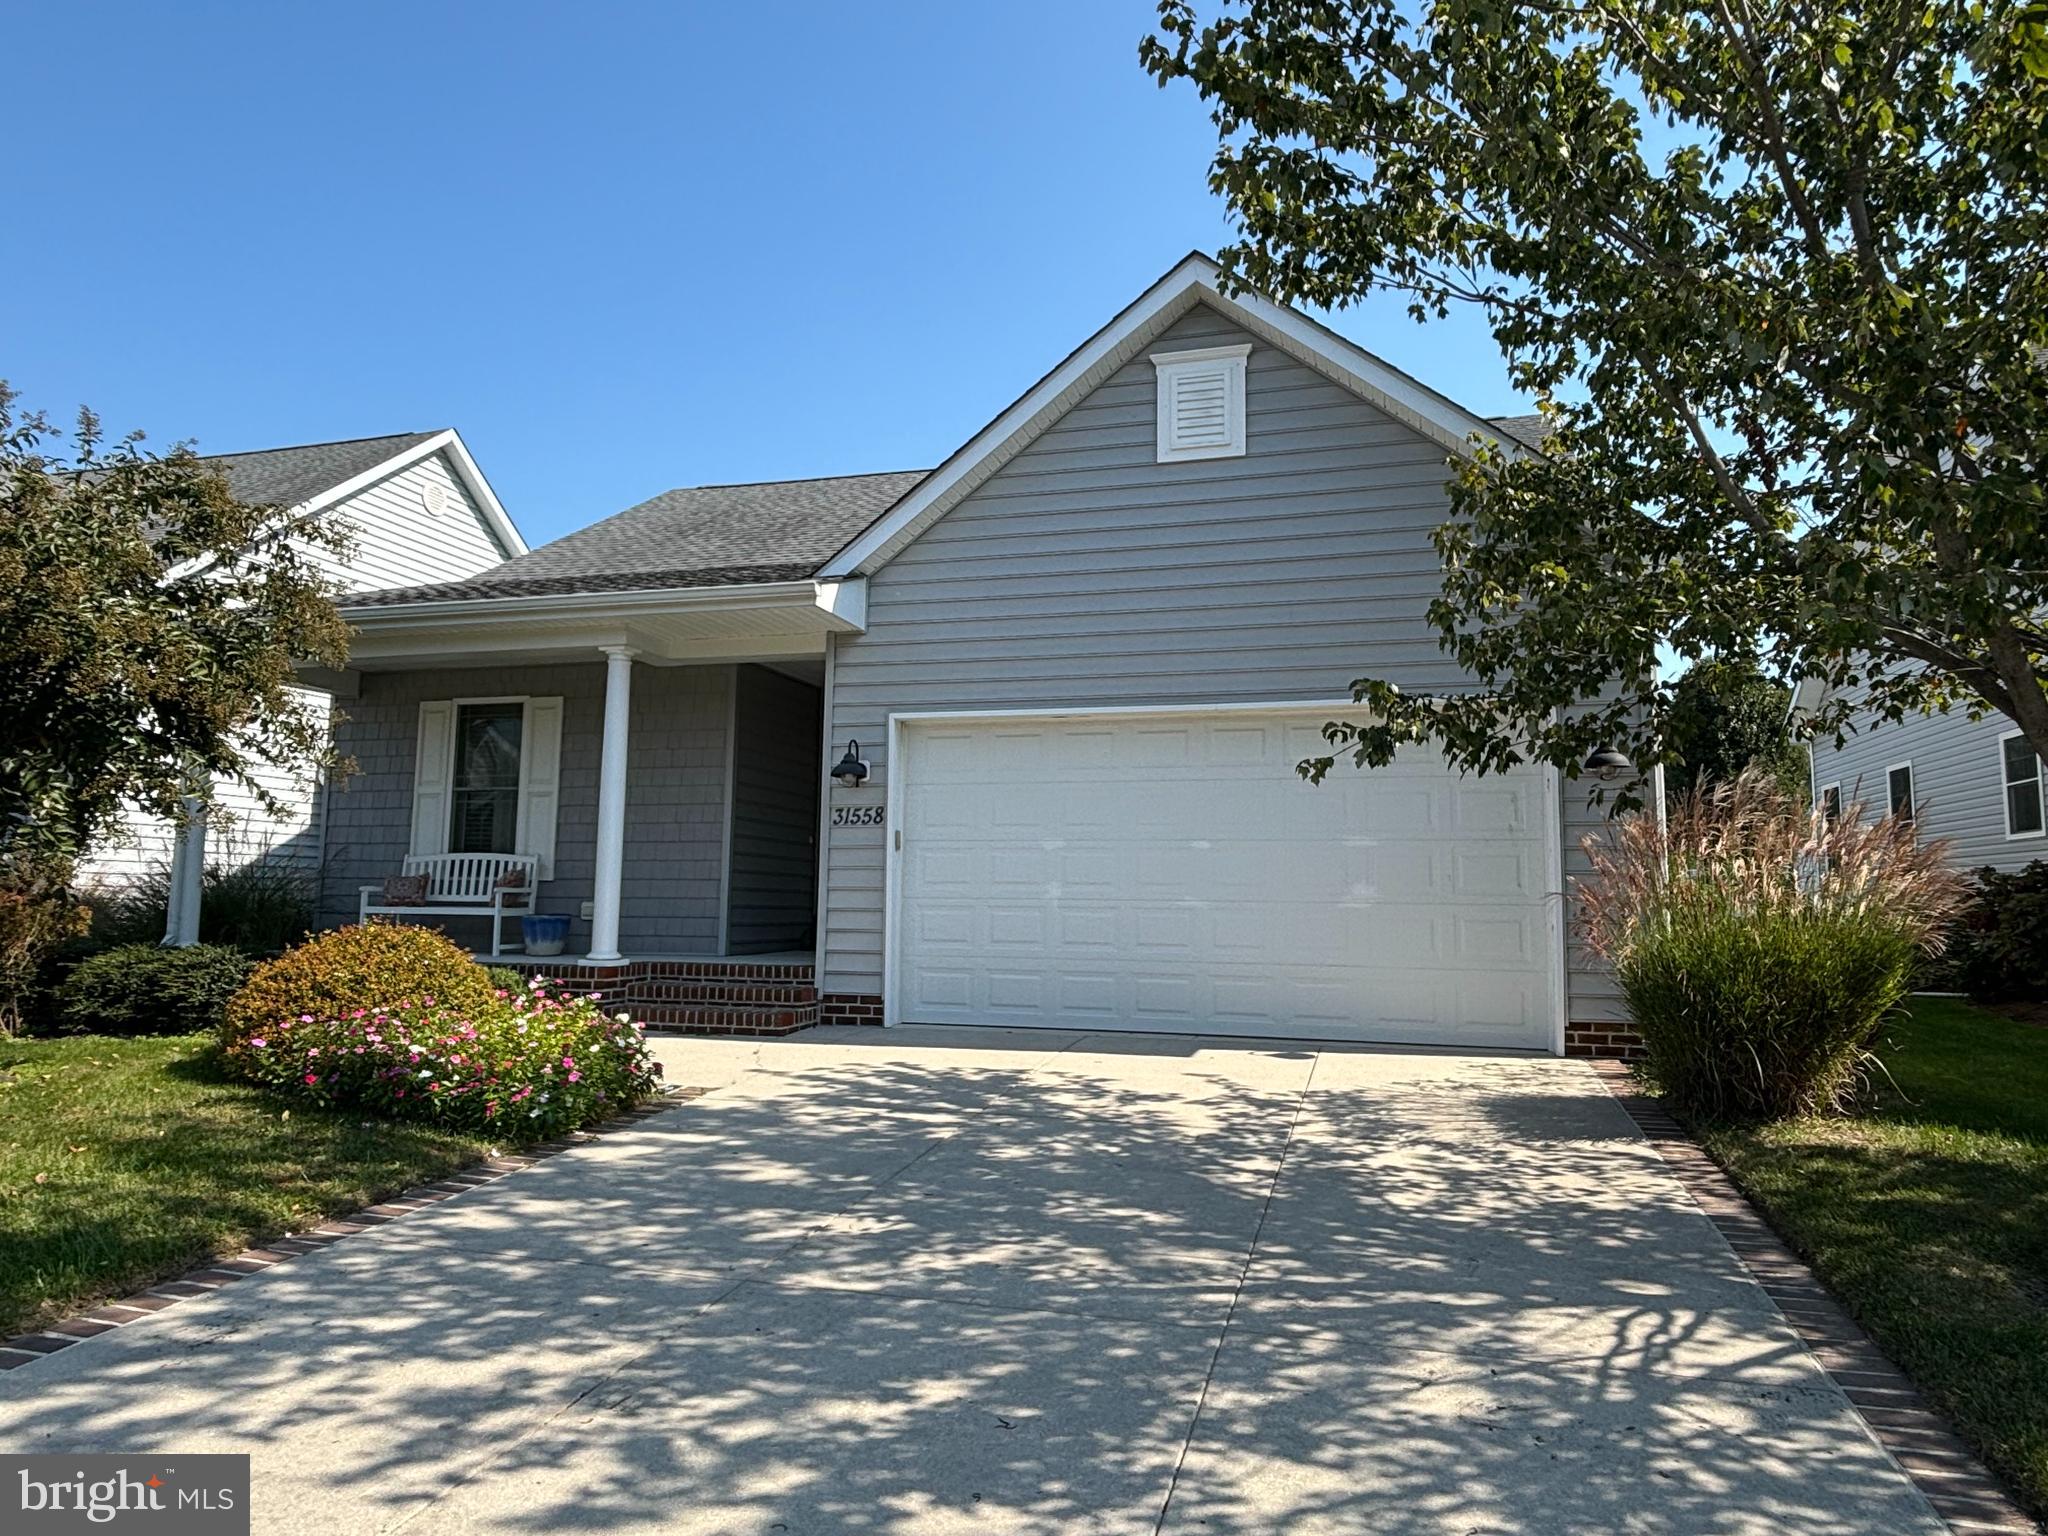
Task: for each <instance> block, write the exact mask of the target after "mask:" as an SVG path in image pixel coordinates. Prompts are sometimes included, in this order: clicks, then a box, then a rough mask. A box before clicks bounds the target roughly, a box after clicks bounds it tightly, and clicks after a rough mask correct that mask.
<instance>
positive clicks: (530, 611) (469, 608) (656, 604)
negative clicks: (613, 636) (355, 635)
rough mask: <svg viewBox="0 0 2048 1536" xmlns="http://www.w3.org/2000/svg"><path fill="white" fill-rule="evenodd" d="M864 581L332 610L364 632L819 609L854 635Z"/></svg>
mask: <svg viewBox="0 0 2048 1536" xmlns="http://www.w3.org/2000/svg"><path fill="white" fill-rule="evenodd" d="M865 585H866V584H865V583H863V582H845V581H839V582H818V581H812V580H811V579H810V578H808V577H805V578H804V579H802V580H800V581H762V582H745V583H740V584H737V585H734V586H729V587H650V588H640V589H633V590H628V591H623V592H538V593H531V594H528V595H526V596H522V597H464V598H445V599H441V600H438V601H430V602H422V603H369V604H358V605H354V606H351V605H350V604H349V603H347V602H346V601H343V602H341V603H338V604H336V607H337V608H338V609H339V610H340V613H341V616H342V618H344V619H346V620H347V621H348V622H349V624H350V625H351V626H353V627H354V628H356V629H358V630H362V631H365V632H369V631H375V630H400V629H411V628H415V627H418V626H421V625H443V624H446V623H448V622H449V621H450V620H465V619H467V620H476V621H481V622H484V623H492V622H503V623H518V622H524V621H530V620H535V619H542V620H545V619H588V618H603V617H608V616H612V615H627V614H638V613H649V612H661V611H672V612H696V613H704V612H717V611H719V610H724V609H740V608H816V609H818V610H820V611H821V612H822V613H823V614H824V615H825V616H826V617H827V619H828V620H834V621H837V622H836V625H835V627H842V628H848V629H859V628H862V627H864V625H865V621H866V616H867V615H866V602H865V598H866V591H865Z"/></svg>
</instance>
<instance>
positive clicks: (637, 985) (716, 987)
mask: <svg viewBox="0 0 2048 1536" xmlns="http://www.w3.org/2000/svg"><path fill="white" fill-rule="evenodd" d="M625 996H626V1000H627V1002H628V1003H629V1004H634V1005H638V1006H641V1007H649V1008H651V1007H653V1006H655V1005H656V1004H658V1003H723V1004H737V1003H747V1004H763V1003H766V1004H772V1005H775V1006H778V1007H785V1008H787V1007H793V1006H802V1005H806V1004H811V1003H815V1002H817V1000H818V989H817V988H816V987H807V986H799V985H797V984H796V983H794V982H781V981H773V982H759V981H636V982H634V983H632V985H631V986H629V987H628V988H627V989H626V994H625Z"/></svg>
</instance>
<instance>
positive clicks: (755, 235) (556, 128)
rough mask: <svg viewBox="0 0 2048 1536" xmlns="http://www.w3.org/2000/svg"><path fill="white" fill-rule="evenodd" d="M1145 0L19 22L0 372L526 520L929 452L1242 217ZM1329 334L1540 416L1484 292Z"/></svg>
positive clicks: (563, 525) (148, 422)
mask: <svg viewBox="0 0 2048 1536" xmlns="http://www.w3.org/2000/svg"><path fill="white" fill-rule="evenodd" d="M1151 18H1152V10H1151V7H1150V6H1149V5H1148V4H1145V3H1142V0H1135V3H1134V0H1034V3H1031V4H1028V5H1026V4H1011V5H1002V6H995V5H959V4H943V5H942V4H929V5H912V4H892V3H888V0H878V3H876V4H872V5H867V6H858V7H856V6H847V5H843V4H833V5H815V6H812V5H793V4H773V5H768V4H758V5H752V6H732V5H710V4H689V5H677V4H638V5H634V4H617V5H581V6H577V7H574V8H569V7H542V6H535V5H523V4H515V3H507V4H494V5H482V4H465V5H441V4H419V5H385V4H374V3H373V4H358V5H354V6H349V7H341V8H335V7H311V6H297V5H290V6H286V5H263V4H254V3H252V4H248V5H242V6H230V5H217V4H203V3H195V0H182V3H180V4H177V5H162V4H147V5H145V4H126V5H116V4H92V3H75V4H67V5H61V6H54V5H53V6H36V7H27V8H22V9H20V10H18V11H17V13H16V14H15V16H14V17H13V18H12V19H11V20H10V22H9V28H8V30H9V41H10V44H11V46H12V48H13V49H14V50H15V53H16V58H17V61H18V62H17V65H16V67H14V68H13V69H11V70H10V71H9V91H10V95H11V97H12V98H13V100H12V101H11V103H10V106H11V115H12V117H13V120H14V121H15V123H16V124H17V125H18V126H19V127H20V128H21V129H22V130H23V131H22V132H21V133H20V134H19V135H18V136H17V139H16V142H15V152H14V154H13V155H12V156H11V157H10V159H11V164H10V167H9V180H10V182H11V183H12V185H11V186H10V188H9V202H10V205H11V208H12V209H13V213H12V215H11V216H10V217H9V218H8V220H7V223H8V225H9V228H8V231H7V233H6V235H5V237H4V239H0V377H4V378H7V379H9V380H10V381H11V382H12V383H13V384H14V385H15V387H16V388H17V389H19V390H21V391H22V392H23V394H24V395H25V396H26V399H27V403H28V404H30V405H34V406H40V407H43V408H45V409H47V410H49V411H51V412H52V413H53V414H58V415H62V416H66V417H68V416H69V414H70V413H71V412H72V411H73V410H74V409H75V408H76V407H77V406H78V405H79V404H80V403H87V404H91V405H92V406H93V407H94V408H95V409H97V410H98V411H99V412H100V413H101V414H102V416H104V417H105V419H106V422H107V425H108V426H109V427H110V428H111V429H114V430H117V431H125V430H127V429H129V428H135V427H139V428H142V429H144V430H146V431H147V432H148V433H149V434H150V437H151V439H152V441H154V442H156V443H158V444H160V445H168V444H169V443H171V442H172V441H175V440H178V439H181V438H190V439H194V440H196V441H197V443H198V446H199V448H200V450H201V451H202V452H229V451H234V450H239V449H247V448H260V447H270V446H275V445H278V444H283V443H295V442H307V441H316V440H320V439H326V438H344V437H361V436H369V435H373V434H378V433H383V432H398V431H415V430H423V429H426V428H429V427H439V426H455V427H457V428H459V429H460V430H461V432H462V434H463V436H464V438H465V439H466V440H467V441H468V443H469V445H470V447H471V448H472V449H473V450H474V451H475V453H476V455H477V458H478V460H479V461H480V462H481V463H482V465H483V467H484V471H485V473H486V474H488V475H489V476H490V478H491V481H492V483H493V485H494V486H495V487H496V489H497V491H498V494H499V496H500V497H501V498H502V499H503V501H504V502H505V504H506V506H507V508H508V510H510V512H511V513H512V515H513V517H514V518H515V519H516V520H517V521H518V523H519V525H520V527H521V529H522V530H523V531H524V532H525V533H526V535H527V537H528V538H529V539H530V540H531V541H532V542H534V543H536V544H538V543H541V542H543V541H545V540H546V539H549V538H552V537H555V536H557V535H559V534H561V533H564V532H567V531H568V530H570V529H572V528H575V527H580V526H581V525H583V524H585V523H587V522H590V521H593V520H594V519H596V518H599V517H602V516H605V515H608V514H609V513H612V512H615V511H617V510H619V509H620V508H622V507H626V506H629V505H631V504H632V503H634V502H636V501H639V500H641V499H643V498H645V497H647V496H649V495H652V494H654V493H655V492H657V491H660V490H664V489H667V488H669V487H671V486H677V485H693V484H709V483H716V482H721V481H732V480H764V479H782V478H794V477H798V476H805V475H820V474H839V473H853V472H858V471H862V470H877V469H901V468H915V467H921V466H924V465H928V464H932V463H935V462H937V461H938V460H939V459H940V458H942V457H943V456H944V455H945V454H946V453H948V452H950V451H951V450H952V449H953V448H955V447H957V446H958V445H959V443H960V442H962V441H963V440H964V439H966V438H967V437H968V436H970V435H971V434H972V433H973V432H974V431H975V430H976V429H978V428H979V427H980V426H981V425H982V424H983V423H984V422H986V421H987V420H988V418H989V417H991V416H992V415H994V414H995V413H996V412H997V411H998V410H1000V409H1001V408H1002V407H1003V406H1004V405H1006V404H1007V403H1008V402H1009V401H1010V400H1011V399H1013V398H1014V397H1015V396H1016V395H1018V394H1019V393H1021V392H1022V391H1023V390H1024V389H1025V388H1026V387H1027V386H1028V385H1029V384H1031V383H1032V382H1033V381H1034V380H1035V379H1036V378H1037V377H1038V376H1039V375H1040V374H1041V373H1043V372H1044V371H1045V370H1046V369H1047V368H1049V367H1050V366H1051V365H1052V364H1053V363H1055V362H1057V361H1058V360H1059V359H1060V358H1061V357H1062V356H1063V355H1064V354H1065V353H1066V352H1067V351H1069V350H1070V349H1071V348H1072V347H1073V346H1074V345H1076V344H1077V343H1078V342H1080V341H1081V340H1082V339H1083V338H1084V337H1085V336H1087V335H1088V333H1089V332H1091V331H1093V330H1094V329H1095V328H1096V327H1097V326H1099V325H1100V324H1102V322H1103V321H1105V320H1107V319H1108V318H1109V317H1110V316H1111V315H1112V314H1113V313H1115V311H1116V310H1118V309H1119V308H1121V307H1122V306H1123V305H1124V304H1125V303H1126V302H1128V301H1129V300H1130V299H1131V298H1133V297H1134V296H1135V295H1136V294H1137V293H1138V292H1139V291H1140V290H1141V289H1143V288H1144V287H1145V285H1146V284H1148V283H1149V282H1150V281H1151V280H1152V279H1153V278H1155V277H1157V276H1158V275H1159V274H1160V273H1161V272H1163V271H1164V270H1166V268H1168V267H1169V266H1171V265H1172V264H1173V263H1174V262H1175V261H1176V260H1177V259H1178V258H1179V257H1180V256H1181V255H1182V254H1184V253H1185V252H1186V251H1187V250H1189V249H1190V248H1195V247H1199V248H1202V249H1208V250H1213V249H1215V248H1217V247H1218V246H1220V245H1221V244H1223V243H1224V242H1225V241H1226V240H1227V239H1228V235H1229V231H1228V226H1227V224H1226V222H1225V219H1224V215H1223V210H1222V207H1221V204H1220V203H1219V202H1218V201H1217V200H1216V199H1215V198H1214V197H1212V196H1211V194H1210V193H1209V191H1208V187H1207V167H1208V161H1209V155H1210V150H1211V146H1212V143H1213V130H1212V129H1211V127H1210V125H1209V122H1208V119H1207V117H1206V115H1205V114H1204V112H1203V111H1202V109H1201V106H1200V104H1199V102H1198V101H1197V100H1196V99H1195V97H1194V95H1193V93H1192V92H1191V91H1188V90H1185V89H1176V90H1172V91H1168V92H1164V93H1162V92H1161V91H1159V90H1158V89H1157V88H1156V87H1155V86H1154V85H1153V84H1152V82H1151V80H1150V79H1149V78H1148V77H1147V76H1146V75H1145V74H1144V73H1143V72H1142V71H1141V70H1140V69H1139V67H1138V63H1137V54H1136V49H1137V42H1138V39H1139V38H1140V37H1141V36H1143V35H1144V33H1145V32H1146V30H1147V29H1148V27H1149V24H1150V21H1151ZM27 60H33V61H34V62H33V64H32V66H30V67H22V65H21V63H20V62H19V61H27ZM31 128H32V130H33V131H32V132H31V131H30V129H31ZM1334 323H1335V324H1336V325H1337V327H1338V329H1340V330H1342V331H1343V332H1344V333H1345V334H1347V335H1349V336H1351V337H1352V338H1353V339H1355V340H1356V341H1358V342H1359V343H1361V344H1362V345H1364V346H1366V347H1368V348H1370V349H1372V350H1373V351H1375V352H1377V353H1379V354H1380V355H1381V356H1382V357H1385V358H1386V359H1388V360H1389V361H1390V362H1392V363H1394V364H1395V365H1397V366H1399V367H1402V368H1406V369H1407V370H1409V371H1410V372H1412V373H1414V374H1416V375H1417V376H1418V377H1420V378H1422V379H1423V380H1425V381H1426V382H1428V383H1430V384H1432V385H1434V386H1435V387H1437V388H1438V389H1441V390H1443V391H1444V392H1445V393H1447V394H1450V395H1452V396H1453V397H1455V398H1457V399H1459V400H1461V401H1462V402H1464V403H1465V404H1467V405H1469V406H1471V407H1473V408H1474V409H1476V410H1479V411H1482V412H1487V413H1498V412H1502V411H1508V410H1514V409H1519V408H1521V407H1520V406H1519V404H1518V402H1517V401H1516V400H1515V399H1514V398H1513V396H1512V394H1511V393H1510V391H1509V390H1508V387H1507V385H1506V382H1505V378H1504V374H1503V370H1502V366H1501V363H1500V360H1499V357H1498V354H1497V353H1496V352H1495V351H1494V348H1493V345H1492V342H1491V340H1490V338H1489V337H1488V336H1487V335H1486V333H1485V331H1484V329H1483V328H1482V327H1481V326H1480V325H1479V324H1478V323H1477V321H1476V317H1473V316H1470V315H1466V316H1454V317H1453V319H1452V320H1451V321H1450V322H1438V323H1434V324H1432V325H1431V326H1429V327H1427V328H1423V327H1418V326H1416V325H1415V324H1414V323H1413V322H1411V321H1410V320H1409V319H1408V317H1407V316H1406V314H1405V313H1404V312H1403V311H1402V307H1401V305H1400V303H1399V302H1398V300H1395V299H1393V298H1383V299H1377V300H1375V301H1373V302H1371V303H1369V304H1368V305H1366V306H1363V307H1361V308H1359V309H1355V310H1352V311H1349V312H1347V313H1345V314H1343V315H1341V316H1338V317H1336V318H1335V321H1334Z"/></svg>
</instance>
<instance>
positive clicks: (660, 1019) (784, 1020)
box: [633, 1003, 818, 1035]
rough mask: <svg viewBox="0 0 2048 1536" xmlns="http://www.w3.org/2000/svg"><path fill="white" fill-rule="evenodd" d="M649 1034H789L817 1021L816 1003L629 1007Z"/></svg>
mask: <svg viewBox="0 0 2048 1536" xmlns="http://www.w3.org/2000/svg"><path fill="white" fill-rule="evenodd" d="M633 1017H634V1018H636V1019H638V1020H639V1021H640V1022H641V1023H643V1024H645V1025H646V1026H647V1029H648V1032H649V1033H651V1034H661V1035H793V1034H795V1033H796V1032H797V1031H798V1030H800V1029H809V1028H810V1027H811V1026H812V1025H814V1024H816V1023H817V1022H818V1005H817V1004H816V1003H806V1004H802V1005H798V1006H790V1007H783V1008H777V1007H763V1006H760V1005H758V1004H745V1003H741V1004H730V1005H720V1004H717V1003H651V1004H648V1005H646V1006H644V1007H637V1008H634V1009H633Z"/></svg>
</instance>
